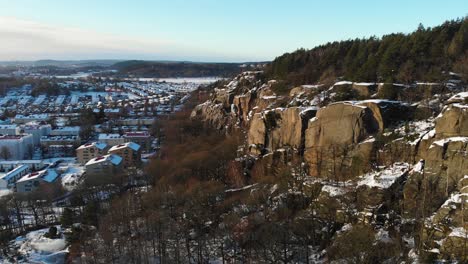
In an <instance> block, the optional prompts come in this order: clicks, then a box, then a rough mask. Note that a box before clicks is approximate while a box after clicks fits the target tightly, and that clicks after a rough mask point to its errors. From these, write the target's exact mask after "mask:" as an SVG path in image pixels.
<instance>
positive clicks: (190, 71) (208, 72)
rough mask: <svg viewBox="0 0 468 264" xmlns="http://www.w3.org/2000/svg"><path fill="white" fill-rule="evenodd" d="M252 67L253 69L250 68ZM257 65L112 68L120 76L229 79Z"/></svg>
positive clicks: (129, 63) (120, 64)
mask: <svg viewBox="0 0 468 264" xmlns="http://www.w3.org/2000/svg"><path fill="white" fill-rule="evenodd" d="M252 66H253V67H252ZM256 66H257V63H253V65H252V63H204V62H186V61H184V62H174V61H141V60H129V61H122V62H118V63H116V64H114V65H113V66H112V68H114V69H116V70H118V71H119V73H120V74H121V75H132V76H139V77H155V78H165V77H206V76H221V77H229V76H233V75H236V74H238V73H240V72H241V71H243V70H248V69H252V68H255V67H256Z"/></svg>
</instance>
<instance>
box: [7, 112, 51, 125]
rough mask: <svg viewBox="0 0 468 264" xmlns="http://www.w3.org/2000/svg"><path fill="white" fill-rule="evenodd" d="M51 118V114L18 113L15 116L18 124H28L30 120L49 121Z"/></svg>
mask: <svg viewBox="0 0 468 264" xmlns="http://www.w3.org/2000/svg"><path fill="white" fill-rule="evenodd" d="M49 120H50V116H49V114H33V115H20V114H18V115H16V116H15V118H14V122H15V123H16V124H26V123H29V122H34V121H36V122H42V121H44V122H47V121H49Z"/></svg>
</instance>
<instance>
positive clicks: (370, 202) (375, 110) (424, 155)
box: [192, 72, 468, 259]
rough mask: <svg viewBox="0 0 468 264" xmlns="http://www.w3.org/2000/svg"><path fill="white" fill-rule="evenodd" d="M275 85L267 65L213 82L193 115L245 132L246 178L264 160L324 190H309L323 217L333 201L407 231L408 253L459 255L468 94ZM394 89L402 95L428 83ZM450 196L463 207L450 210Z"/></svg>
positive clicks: (360, 217)
mask: <svg viewBox="0 0 468 264" xmlns="http://www.w3.org/2000/svg"><path fill="white" fill-rule="evenodd" d="M246 80H247V81H246ZM277 84H278V82H277V81H275V80H270V81H263V80H262V78H261V73H260V72H255V73H254V72H248V73H243V74H242V75H239V76H238V77H236V78H235V79H234V80H233V81H231V82H230V83H229V84H227V85H226V86H225V87H223V88H219V89H215V90H214V91H213V93H212V99H210V100H208V101H207V102H205V103H204V104H201V105H199V106H197V107H196V108H195V109H194V111H193V113H192V118H200V119H202V120H204V121H206V123H207V124H210V125H211V126H213V127H214V128H216V129H220V130H226V131H232V130H237V131H240V132H242V133H243V134H244V135H245V141H244V145H243V146H239V150H240V152H239V159H240V160H248V161H249V162H246V163H245V164H250V165H249V166H248V167H246V168H245V171H246V172H245V175H246V177H249V175H251V174H256V173H257V174H258V172H252V168H254V170H255V168H256V165H258V166H260V167H262V168H266V169H263V170H262V171H263V173H264V174H273V173H275V172H277V171H278V170H275V169H274V168H280V167H282V168H284V167H286V168H289V170H291V173H292V175H296V176H295V177H298V175H301V181H303V184H304V185H305V186H309V187H308V188H312V189H314V190H316V189H317V188H318V189H319V192H318V195H317V192H313V193H315V194H310V195H312V196H313V197H314V198H313V199H314V201H315V202H314V204H315V205H314V206H318V205H319V208H318V209H315V210H316V214H317V216H318V217H320V218H323V219H327V217H329V215H328V214H329V210H330V207H331V206H332V205H333V208H335V210H336V215H335V218H334V219H333V221H334V222H335V223H337V224H341V225H347V224H351V225H355V224H357V223H358V222H360V221H362V222H364V223H367V224H368V225H371V226H372V227H373V228H374V229H375V230H377V231H378V232H390V237H392V232H393V231H394V228H401V229H402V230H403V231H402V232H403V236H404V237H405V238H404V239H406V240H408V241H409V240H411V241H413V242H412V243H409V244H408V245H405V246H404V247H405V248H406V252H407V253H408V254H409V255H411V254H414V252H418V254H427V255H434V254H435V255H434V257H435V258H439V259H447V256H450V255H451V254H452V255H453V254H461V253H460V249H459V247H458V246H457V245H458V244H459V243H460V239H461V238H460V237H461V235H460V234H461V233H460V232H459V231H460V230H461V229H463V228H466V227H467V226H466V225H465V224H464V223H460V221H458V220H457V221H453V222H451V224H449V225H447V222H446V221H445V220H444V221H443V220H441V218H443V219H447V218H451V217H452V216H453V217H455V218H457V219H460V215H463V214H464V213H465V212H464V211H463V212H461V210H462V207H463V206H462V205H463V204H464V202H465V201H464V200H463V199H464V198H463V197H464V196H465V192H466V190H465V189H466V188H464V187H465V186H464V184H465V185H466V183H465V182H467V183H468V181H466V180H465V179H466V177H468V176H466V175H468V163H467V162H465V159H466V153H467V151H468V150H467V146H468V116H467V113H468V105H467V104H466V102H467V100H466V98H467V97H468V94H466V93H463V92H462V93H457V92H459V90H457V89H460V88H459V87H458V88H454V87H453V85H450V89H448V88H443V87H444V86H443V85H438V86H437V87H439V88H438V89H432V88H433V86H434V85H432V84H431V85H430V87H431V90H430V92H428V93H429V94H431V98H424V99H422V100H419V99H417V100H416V101H415V100H412V101H407V102H403V101H395V100H387V99H374V98H375V97H376V96H377V94H378V93H379V90H380V89H385V88H383V87H384V85H383V84H367V83H350V82H338V83H336V84H334V85H332V86H331V87H326V86H324V85H302V86H298V87H295V88H293V89H291V90H289V92H287V93H284V92H282V91H281V90H278V85H277ZM419 86H420V85H419ZM337 87H340V88H339V89H338V90H337ZM390 87H393V88H394V89H399V92H400V93H402V94H405V93H411V92H413V90H411V89H422V88H421V87H419V88H418V87H416V88H415V87H413V86H401V85H393V86H390ZM348 91H357V92H358V95H359V99H360V100H357V99H358V98H353V97H352V96H351V98H348V99H350V100H345V101H338V99H342V98H343V97H344V95H346V96H347V95H349V94H354V93H353V92H351V93H349V94H348ZM343 94H344V95H343ZM346 96H345V97H346ZM439 109H441V110H439ZM421 111H424V114H421ZM252 164H253V165H252ZM413 164H414V165H413ZM258 166H257V167H258ZM299 171H300V173H299ZM298 173H299V174H298ZM462 185H463V187H460V186H462ZM454 197H455V198H454ZM460 197H462V198H460ZM309 198H310V197H309ZM452 200H453V201H455V202H456V203H457V204H456V205H454V206H451V207H450V206H449V207H450V208H452V209H450V210H449V211H450V212H448V211H447V209H445V208H446V207H447V204H449V205H450V204H451V203H453V201H452ZM314 208H316V207H314ZM320 208H321V209H320ZM435 216H437V217H435ZM421 221H423V222H424V223H425V224H424V225H420V224H419V223H420V222H421ZM396 226H398V227H396ZM442 226H443V228H442ZM415 229H417V230H420V231H418V232H416V233H414V232H413V231H409V230H415ZM441 229H442V230H443V231H440V230H441ZM431 230H432V231H431ZM434 230H438V231H437V232H436V235H434ZM431 232H432V233H431ZM400 239H401V237H400ZM391 240H392V241H393V242H392V243H396V242H395V241H396V238H395V237H392V239H391ZM415 240H416V241H417V242H416V244H417V245H415V242H414V241H415ZM441 240H443V242H440V241H441ZM449 245H450V246H449ZM454 245H455V246H454ZM410 251H411V252H413V253H411V252H410ZM457 256H459V255H457ZM461 257H462V258H463V256H461Z"/></svg>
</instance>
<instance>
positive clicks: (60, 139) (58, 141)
mask: <svg viewBox="0 0 468 264" xmlns="http://www.w3.org/2000/svg"><path fill="white" fill-rule="evenodd" d="M80 143H81V140H80V137H78V136H44V137H41V146H42V147H43V148H48V147H49V146H51V145H74V146H79V145H80Z"/></svg>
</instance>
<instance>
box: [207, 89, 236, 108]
mask: <svg viewBox="0 0 468 264" xmlns="http://www.w3.org/2000/svg"><path fill="white" fill-rule="evenodd" d="M233 100H234V93H233V92H232V91H231V90H228V89H217V88H216V89H215V94H214V98H213V100H212V101H213V103H215V104H222V106H223V107H224V108H225V109H227V110H228V109H230V107H231V104H232V102H233Z"/></svg>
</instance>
